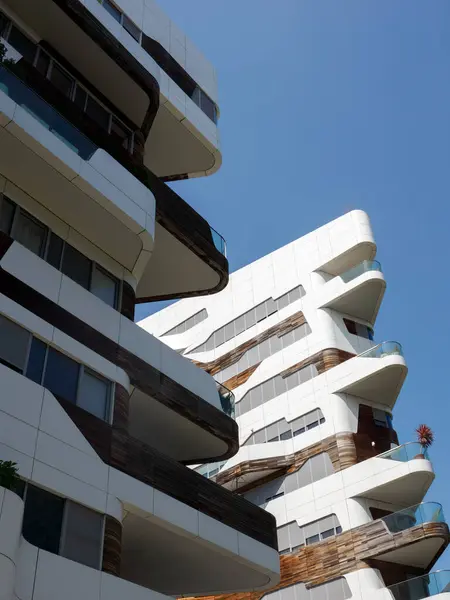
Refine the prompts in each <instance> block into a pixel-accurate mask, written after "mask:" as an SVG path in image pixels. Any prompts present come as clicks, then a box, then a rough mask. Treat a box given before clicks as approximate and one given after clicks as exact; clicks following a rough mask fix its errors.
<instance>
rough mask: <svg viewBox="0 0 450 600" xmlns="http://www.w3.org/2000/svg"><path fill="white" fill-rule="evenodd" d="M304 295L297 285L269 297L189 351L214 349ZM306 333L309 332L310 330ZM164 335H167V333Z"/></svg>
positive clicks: (300, 287)
mask: <svg viewBox="0 0 450 600" xmlns="http://www.w3.org/2000/svg"><path fill="white" fill-rule="evenodd" d="M304 295H305V290H304V289H303V287H302V286H301V285H299V286H297V287H295V288H294V289H293V290H290V291H289V292H287V293H286V294H284V295H283V296H281V297H280V298H278V300H273V298H269V299H268V300H266V301H265V302H262V303H261V304H258V305H257V306H255V307H254V308H252V309H251V310H249V311H247V312H246V313H244V314H243V315H241V316H239V317H237V319H234V320H233V321H230V322H229V323H227V324H226V325H224V326H223V327H221V328H220V329H218V330H217V331H215V332H214V333H212V334H211V335H210V336H209V338H208V339H207V340H206V341H205V342H203V344H200V346H197V347H196V348H194V349H193V350H191V352H207V351H209V350H214V348H217V347H218V346H221V345H222V344H224V343H225V342H227V341H228V340H231V339H232V338H233V337H235V336H237V335H239V334H240V333H242V332H243V331H245V330H247V329H250V327H253V326H254V325H256V323H259V322H260V321H263V320H264V319H266V318H267V317H270V315H272V314H274V313H275V312H277V311H278V310H281V309H282V308H284V307H285V306H288V304H291V303H292V302H295V300H298V299H300V298H301V297H302V296H304ZM301 327H303V326H301ZM299 329H300V328H299ZM308 333H310V331H309V332H308ZM164 335H167V333H166V334H164ZM297 335H298V336H301V337H303V335H302V334H301V333H300V332H299V333H297ZM301 337H298V339H301ZM273 353H274V352H272V354H273ZM224 381H225V380H224Z"/></svg>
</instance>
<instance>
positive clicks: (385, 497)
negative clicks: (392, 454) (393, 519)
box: [361, 459, 434, 506]
mask: <svg viewBox="0 0 450 600" xmlns="http://www.w3.org/2000/svg"><path fill="white" fill-rule="evenodd" d="M379 460H382V459H379ZM411 462H416V463H418V467H419V468H418V469H417V470H416V469H414V470H410V471H409V472H407V473H406V474H403V475H401V476H400V477H397V476H396V475H395V474H394V470H389V471H388V472H387V473H386V475H387V476H388V477H392V479H391V481H389V482H387V483H384V484H382V485H376V480H374V481H373V482H371V483H372V485H373V487H371V489H368V490H367V491H364V492H363V493H362V494H361V496H362V497H364V498H369V499H371V500H376V501H378V502H386V503H388V504H392V505H394V506H396V505H397V506H402V505H407V506H409V505H413V504H417V503H419V502H422V500H423V499H424V497H425V494H426V493H427V491H428V489H429V487H430V486H431V484H432V483H433V480H434V473H433V472H432V471H429V470H425V469H424V470H420V466H421V465H422V464H423V465H425V463H428V461H425V460H423V459H418V460H417V461H411ZM428 464H429V463H428ZM398 465H399V470H400V471H402V472H404V471H405V470H406V469H403V467H408V466H410V463H398ZM371 479H372V478H371ZM363 483H364V482H363Z"/></svg>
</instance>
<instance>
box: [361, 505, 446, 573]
mask: <svg viewBox="0 0 450 600" xmlns="http://www.w3.org/2000/svg"><path fill="white" fill-rule="evenodd" d="M366 528H367V531H366V535H367V534H370V535H371V536H372V537H371V544H370V545H371V546H372V548H371V549H370V550H367V551H366V552H365V555H366V556H367V557H369V556H370V557H373V558H374V557H376V558H377V559H380V560H382V561H385V562H392V563H397V564H403V565H408V566H411V567H418V568H422V569H429V568H431V567H432V566H433V564H434V563H435V562H436V561H437V559H438V558H439V556H440V555H441V554H442V552H443V551H444V549H445V548H446V547H447V545H448V542H449V538H450V535H449V529H448V526H447V524H446V523H445V518H444V512H443V510H442V506H441V505H440V504H438V503H437V502H422V503H421V504H416V505H415V506H410V507H409V508H404V509H403V510H399V511H397V512H394V513H391V514H389V515H387V516H385V517H382V518H381V519H378V520H377V521H372V523H369V524H368V525H367V526H365V527H363V528H361V531H365V530H366ZM372 530H373V531H372ZM386 534H388V536H389V537H387V538H386ZM377 538H378V539H377Z"/></svg>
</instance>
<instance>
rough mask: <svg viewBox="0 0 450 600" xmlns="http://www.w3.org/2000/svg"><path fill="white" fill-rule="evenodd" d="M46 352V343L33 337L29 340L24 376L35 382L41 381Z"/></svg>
mask: <svg viewBox="0 0 450 600" xmlns="http://www.w3.org/2000/svg"><path fill="white" fill-rule="evenodd" d="M46 354H47V344H45V343H44V342H42V341H41V340H38V339H37V338H35V337H34V338H33V339H32V340H31V348H30V356H29V357H28V364H27V372H26V376H27V377H28V379H31V380H32V381H34V382H35V383H39V384H41V382H42V375H43V373H44V365H45V357H46Z"/></svg>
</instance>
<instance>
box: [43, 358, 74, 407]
mask: <svg viewBox="0 0 450 600" xmlns="http://www.w3.org/2000/svg"><path fill="white" fill-rule="evenodd" d="M79 370H80V366H79V365H78V364H77V363H76V362H75V361H74V360H72V359H71V358H69V357H68V356H66V355H65V354H61V352H58V351H57V350H54V349H53V348H49V349H48V357H47V366H46V368H45V375H44V387H46V388H47V389H48V390H50V392H52V393H53V394H55V396H58V397H60V398H63V399H64V400H68V401H69V402H73V403H74V404H75V402H76V398H77V384H78V373H79Z"/></svg>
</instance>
